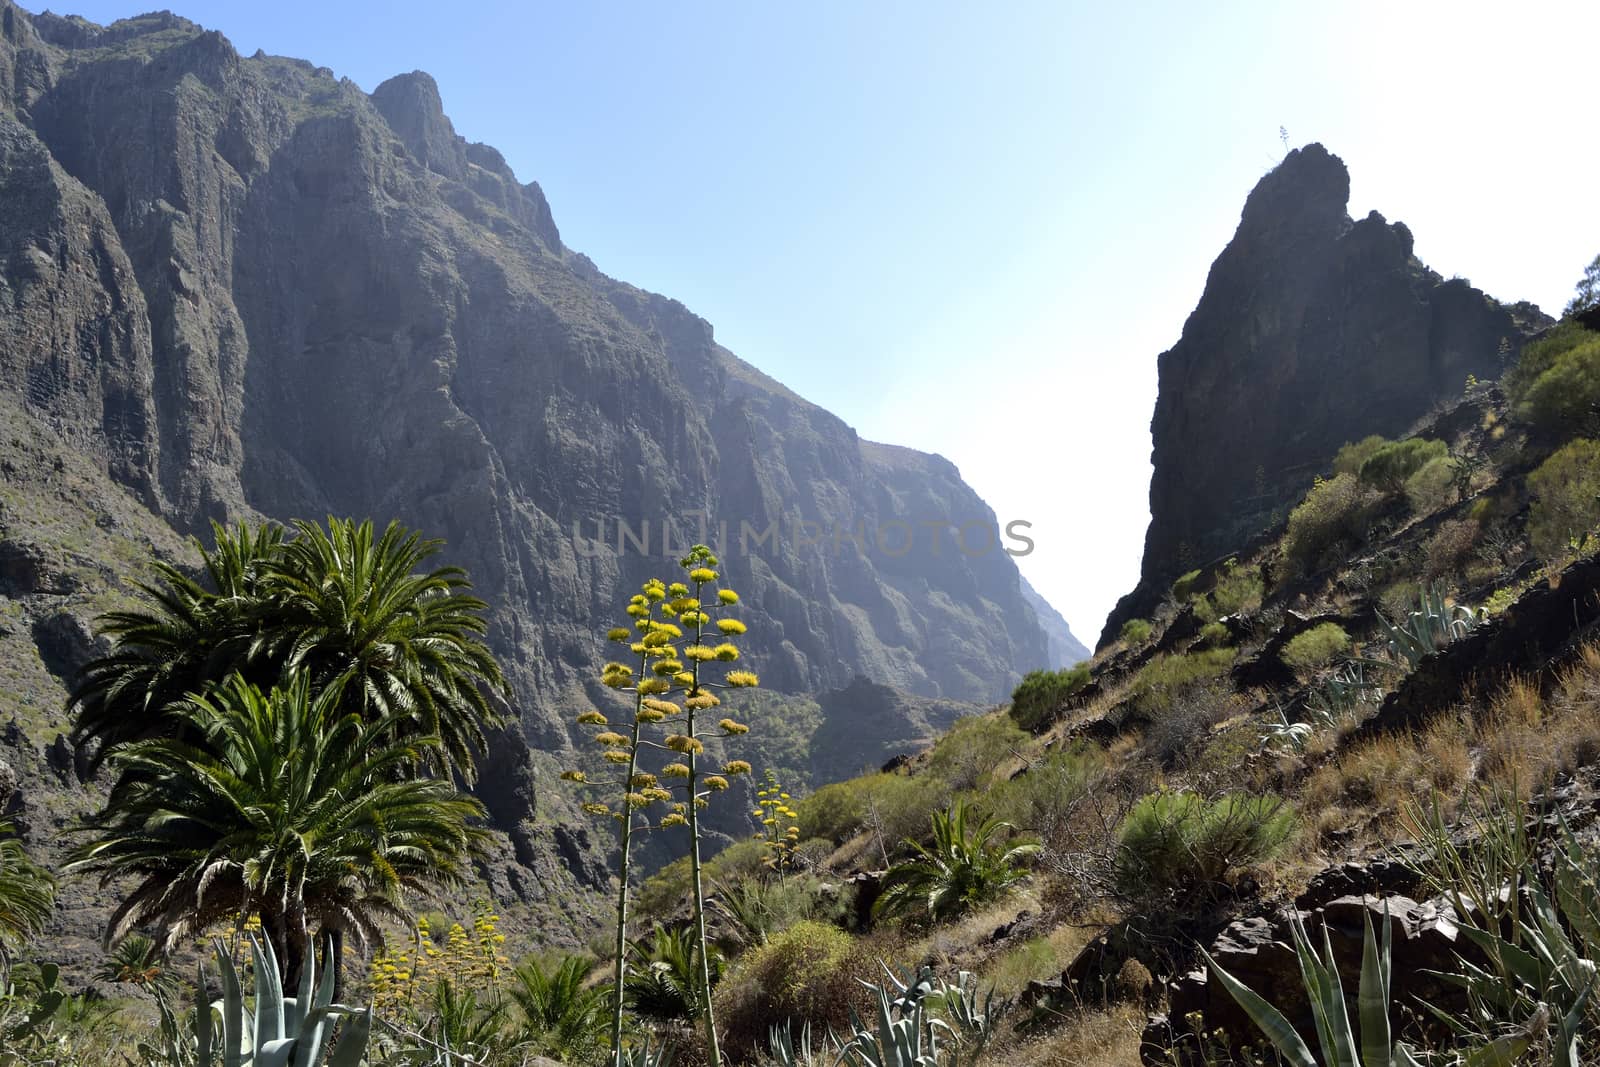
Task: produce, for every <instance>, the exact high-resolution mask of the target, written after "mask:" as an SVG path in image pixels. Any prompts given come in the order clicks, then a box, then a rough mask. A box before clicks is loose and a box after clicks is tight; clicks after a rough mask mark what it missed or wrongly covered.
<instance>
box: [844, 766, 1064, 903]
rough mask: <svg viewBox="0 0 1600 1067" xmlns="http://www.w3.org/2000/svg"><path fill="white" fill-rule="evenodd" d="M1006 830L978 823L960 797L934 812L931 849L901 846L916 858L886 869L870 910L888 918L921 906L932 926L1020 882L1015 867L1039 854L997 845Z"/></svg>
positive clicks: (1026, 847)
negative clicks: (932, 923) (881, 884)
mask: <svg viewBox="0 0 1600 1067" xmlns="http://www.w3.org/2000/svg"><path fill="white" fill-rule="evenodd" d="M974 823H976V825H973V824H974ZM1009 829H1011V824H1010V823H1007V822H1001V821H1000V820H999V819H986V820H984V821H982V822H977V817H976V816H975V815H974V813H973V810H972V807H971V805H970V804H969V802H968V801H967V800H966V798H964V797H963V798H961V799H959V800H957V801H956V802H955V803H954V804H952V805H951V806H950V807H949V808H948V809H946V810H945V811H936V812H934V813H933V844H932V846H931V847H929V846H926V845H923V844H921V843H919V842H916V841H909V840H908V841H907V842H906V844H907V845H909V846H911V849H912V851H913V853H915V858H914V859H911V860H908V861H906V862H905V863H899V864H896V865H895V866H894V867H891V868H890V869H889V874H888V876H887V877H885V878H884V882H883V887H884V888H883V893H882V895H881V896H879V897H878V899H877V901H876V902H875V903H874V904H873V911H874V912H877V913H879V914H888V913H893V912H896V911H906V910H910V909H913V908H916V907H918V906H920V907H923V908H925V909H926V911H927V914H928V916H929V918H931V919H933V920H934V921H935V922H937V921H939V920H942V919H949V918H953V917H955V916H957V915H960V914H962V913H963V912H966V911H967V910H969V909H971V908H974V907H977V906H978V905H980V904H984V903H987V902H988V901H990V900H993V899H995V898H996V897H998V896H999V895H1000V894H1001V893H1003V892H1005V891H1006V889H1008V888H1010V887H1011V886H1012V885H1013V884H1015V883H1016V882H1018V881H1020V880H1021V879H1022V878H1023V876H1024V873H1025V872H1024V871H1023V869H1022V867H1021V866H1020V864H1021V863H1022V862H1023V861H1024V860H1026V859H1028V858H1030V857H1032V856H1033V855H1035V854H1036V853H1038V851H1039V846H1038V845H1036V844H1012V845H1009V846H1008V845H1005V844H1002V843H1000V842H998V841H996V838H997V837H998V836H999V835H1000V834H1001V833H1002V832H1003V831H1006V830H1009Z"/></svg>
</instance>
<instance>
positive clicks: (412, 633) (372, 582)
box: [69, 518, 505, 780]
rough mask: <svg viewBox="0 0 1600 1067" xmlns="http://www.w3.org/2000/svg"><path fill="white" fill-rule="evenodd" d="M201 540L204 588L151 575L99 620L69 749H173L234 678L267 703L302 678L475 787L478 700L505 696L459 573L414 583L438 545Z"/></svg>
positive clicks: (160, 568) (365, 531) (416, 539)
mask: <svg viewBox="0 0 1600 1067" xmlns="http://www.w3.org/2000/svg"><path fill="white" fill-rule="evenodd" d="M212 533H213V538H214V541H215V546H216V547H215V548H213V549H211V550H209V551H208V550H206V548H205V547H204V546H203V545H201V544H200V543H199V542H198V541H196V542H195V544H196V547H197V548H199V550H200V557H201V560H202V563H203V564H204V571H205V574H204V579H205V580H204V581H202V580H199V579H196V578H192V577H190V576H189V575H187V574H185V573H184V572H183V571H181V570H179V569H178V568H177V567H174V566H172V565H171V564H168V563H160V562H158V563H157V564H156V565H155V570H156V581H154V582H151V583H148V584H139V585H138V587H137V588H138V589H139V590H140V591H141V592H143V593H144V594H145V596H146V597H148V598H149V599H150V600H151V601H152V602H153V603H152V606H151V607H150V608H148V609H142V610H136V611H122V612H112V613H110V614H107V615H105V616H102V618H101V620H100V633H101V634H102V635H104V636H107V637H109V638H111V640H112V642H113V646H114V647H113V648H112V650H111V652H110V653H109V654H107V655H105V656H103V657H100V658H98V659H96V660H93V661H92V662H90V663H89V664H88V665H87V666H85V667H84V669H83V672H82V674H81V675H80V680H79V683H78V686H77V688H76V689H75V690H74V691H73V693H72V696H71V698H70V699H69V706H70V707H73V708H75V709H76V710H77V721H76V724H75V726H74V729H73V737H74V740H76V741H78V742H80V743H81V742H89V741H94V742H98V743H99V748H98V750H97V751H96V754H95V763H96V765H98V764H99V762H100V761H101V760H103V759H104V758H105V757H106V756H107V755H108V754H109V753H110V752H111V751H112V750H114V749H115V748H116V747H117V746H118V745H123V744H127V743H129V742H134V741H142V740H147V739H151V738H157V737H169V736H174V731H175V730H177V729H178V728H179V726H180V725H181V724H182V723H183V722H184V721H185V720H186V719H187V717H188V716H187V713H186V712H184V711H183V710H182V708H183V706H184V704H185V702H186V701H187V698H188V697H189V696H190V695H191V694H204V693H206V692H207V691H209V690H210V689H212V688H213V687H214V686H216V685H217V684H219V683H220V682H221V681H222V680H223V679H224V678H226V677H228V676H229V675H230V674H234V673H239V674H243V675H244V676H245V677H247V678H249V679H250V680H251V681H253V682H255V683H256V684H257V685H259V686H261V687H262V688H269V687H271V686H273V685H275V684H279V683H280V682H282V681H284V680H286V679H288V678H289V677H290V676H291V675H296V674H300V673H306V674H308V675H309V676H310V678H311V680H312V683H313V686H314V688H315V689H316V690H318V691H320V690H322V689H325V688H328V687H342V691H343V692H344V693H345V695H346V697H347V699H348V700H349V702H350V705H349V706H350V707H351V708H352V709H354V710H356V711H358V712H359V713H360V715H361V717H362V718H363V719H364V720H366V721H367V722H369V723H374V722H378V721H380V720H387V721H389V723H390V725H391V727H392V731H393V734H394V736H395V737H396V738H401V739H404V738H419V737H431V738H434V739H435V740H436V742H437V743H436V744H433V745H429V746H426V747H424V748H422V749H419V755H420V757H421V758H419V760H418V763H419V764H426V765H428V766H430V767H432V768H434V769H436V770H440V771H450V770H455V771H459V772H460V773H461V774H462V775H463V776H464V777H466V778H467V779H468V780H470V779H471V777H472V773H473V751H474V750H475V749H477V748H480V747H481V746H482V743H483V727H484V726H485V725H488V724H491V723H493V722H494V721H496V716H495V714H494V712H493V710H492V709H491V707H490V704H489V698H488V696H487V695H486V693H485V690H486V689H487V690H491V691H494V692H498V693H501V694H504V691H505V680H504V678H503V676H502V675H501V672H500V667H499V664H497V663H496V662H495V659H494V656H493V654H492V653H491V652H490V651H489V648H488V646H487V645H485V644H484V643H483V641H482V640H481V636H482V634H483V633H484V631H485V629H486V625H485V623H484V621H483V619H482V618H481V617H480V614H479V613H480V612H481V611H482V610H483V609H484V608H485V604H484V603H483V601H481V600H479V599H477V598H476V597H473V596H470V595H467V593H466V592H465V591H466V589H467V588H468V587H469V585H470V583H469V582H468V581H467V578H466V575H465V573H464V572H462V571H461V570H460V569H459V568H456V567H442V568H438V569H435V570H431V571H423V570H422V569H421V568H422V565H423V564H424V562H425V561H426V560H427V559H428V558H429V557H431V556H433V555H434V554H436V553H437V552H438V551H439V549H440V548H441V546H442V542H439V541H425V540H423V539H422V538H421V536H420V535H419V534H416V533H413V532H410V531H408V530H406V529H405V527H403V526H401V525H399V524H398V523H390V524H389V526H388V527H387V529H385V530H384V532H383V535H382V536H381V537H379V538H378V539H376V540H374V538H373V531H372V524H371V523H370V522H363V523H356V522H355V521H354V520H350V519H334V518H330V519H329V520H328V526H327V529H326V530H324V529H323V528H322V527H321V526H319V525H317V524H315V523H308V522H296V523H295V533H296V536H295V537H294V538H293V539H292V540H285V537H284V530H283V528H282V527H280V526H277V525H275V524H271V523H268V524H265V525H263V526H261V527H259V528H257V529H254V530H253V529H251V527H249V526H247V525H244V524H241V525H240V526H239V527H238V528H237V529H236V530H233V531H230V530H229V529H228V528H226V527H224V526H221V525H219V524H215V523H213V524H212ZM190 740H193V738H190ZM408 773H410V772H408Z"/></svg>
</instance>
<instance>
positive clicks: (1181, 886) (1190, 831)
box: [1118, 792, 1296, 899]
mask: <svg viewBox="0 0 1600 1067" xmlns="http://www.w3.org/2000/svg"><path fill="white" fill-rule="evenodd" d="M1295 828H1296V821H1295V816H1294V811H1293V809H1292V808H1290V807H1289V805H1288V804H1287V802H1285V801H1284V800H1282V799H1280V798H1279V797H1276V796H1273V795H1272V794H1270V793H1269V794H1264V795H1256V794H1251V793H1230V794H1227V795H1224V796H1221V797H1218V798H1217V799H1215V800H1207V799H1206V798H1204V797H1202V796H1200V795H1199V794H1198V793H1190V792H1161V793H1152V794H1150V795H1149V796H1146V797H1144V798H1143V799H1142V800H1140V801H1139V802H1138V803H1137V804H1135V805H1134V806H1133V810H1132V811H1130V812H1129V813H1128V816H1127V818H1125V819H1124V820H1123V822H1122V827H1121V829H1120V830H1119V831H1118V843H1119V847H1118V875H1119V881H1120V883H1121V885H1122V887H1123V890H1124V891H1125V892H1127V893H1129V894H1130V895H1132V896H1136V897H1144V896H1147V895H1149V894H1150V893H1152V892H1154V893H1156V894H1174V895H1179V896H1188V897H1190V899H1197V898H1198V899H1215V898H1216V897H1218V896H1221V895H1222V894H1223V893H1225V892H1226V890H1227V888H1228V886H1229V878H1230V875H1232V874H1233V873H1234V872H1235V871H1237V870H1238V869H1239V868H1241V867H1244V866H1248V865H1250V864H1253V863H1259V862H1261V861H1262V860H1265V859H1268V858H1270V857H1271V856H1273V855H1274V854H1275V853H1277V852H1278V850H1279V849H1281V848H1282V847H1283V845H1284V843H1285V842H1286V841H1288V840H1289V838H1290V837H1291V836H1292V835H1293V834H1294V831H1295Z"/></svg>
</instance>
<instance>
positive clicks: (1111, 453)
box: [30, 0, 1600, 643]
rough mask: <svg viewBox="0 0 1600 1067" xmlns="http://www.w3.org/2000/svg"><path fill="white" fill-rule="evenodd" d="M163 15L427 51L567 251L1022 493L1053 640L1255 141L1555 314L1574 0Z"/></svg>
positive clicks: (1575, 49)
mask: <svg viewBox="0 0 1600 1067" xmlns="http://www.w3.org/2000/svg"><path fill="white" fill-rule="evenodd" d="M30 6H31V5H30ZM69 9H70V10H71V11H72V12H74V13H80V14H83V15H84V16H86V17H88V18H90V19H92V20H94V21H96V22H109V21H113V20H114V19H116V18H119V17H124V16H128V15H132V14H136V13H138V10H139V9H138V6H137V5H136V4H134V5H130V4H129V3H127V2H117V3H106V2H101V0H94V2H82V3H76V2H73V3H70V4H69ZM182 13H183V14H184V15H186V16H188V17H191V18H193V19H195V20H197V21H200V22H202V23H204V24H206V25H207V26H209V27H212V28H215V29H219V30H221V31H222V32H223V33H225V34H226V35H227V36H228V37H229V38H230V39H231V40H232V41H233V43H234V45H235V46H236V47H237V48H238V49H239V50H240V51H241V52H244V53H246V54H248V53H250V52H253V51H255V50H256V49H258V48H259V49H263V50H265V51H267V52H271V53H278V54H283V55H291V56H298V57H304V58H308V59H310V60H312V61H313V62H315V63H319V64H323V65H326V66H328V67H331V68H332V69H333V70H334V71H335V73H337V74H340V75H344V76H348V77H350V78H352V79H353V80H354V81H356V82H357V83H358V84H359V85H360V86H361V87H362V88H364V89H367V90H369V91H370V90H371V89H372V88H374V87H375V86H376V85H377V84H378V83H379V82H381V81H382V80H384V79H385V78H387V77H389V76H391V75H393V74H396V73H400V72H404V71H409V70H412V69H422V70H426V71H428V72H430V73H431V74H433V75H434V76H435V78H436V79H437V80H438V82H439V86H440V89H441V92H442V94H443V97H444V103H445V109H446V111H447V112H448V113H449V115H450V116H451V118H452V119H453V121H454V122H455V125H456V129H457V131H458V132H460V133H462V134H463V135H465V136H466V137H467V138H468V139H470V140H479V141H484V142H487V143H489V144H492V145H494V146H496V147H497V148H499V149H500V150H501V151H502V152H503V153H504V154H505V156H506V158H507V160H508V161H509V162H510V164H511V165H512V167H513V168H514V169H515V170H516V172H517V174H518V176H519V177H520V178H522V179H523V180H530V179H532V180H537V181H538V182H539V183H540V184H541V185H542V186H543V188H544V190H545V193H546V194H547V196H548V197H549V200H550V203H551V206H552V209H553V211H554V214H555V218H556V222H557V224H558V225H559V226H560V228H561V232H562V236H563V239H564V240H565V242H566V243H567V244H568V245H569V246H570V247H572V248H574V249H576V250H578V251H581V252H584V253H586V254H587V255H589V256H590V257H591V258H592V259H593V260H594V261H595V263H596V264H597V265H598V266H599V267H600V268H601V269H602V270H604V271H606V272H607V273H609V274H612V275H614V276H616V277H618V278H621V279H624V280H626V281H629V282H632V283H634V284H636V285H639V286H642V287H644V288H648V289H652V290H656V291H658V292H662V293H665V294H667V295H670V296H673V297H676V298H678V299H680V300H682V301H683V302H684V303H685V304H687V305H688V306H689V307H690V308H691V309H693V310H694V311H696V312H697V313H699V314H700V315H702V316H704V317H705V318H707V319H708V320H710V321H711V322H712V323H713V324H714V326H715V328H716V334H717V338H718V340H720V341H721V342H722V343H723V344H725V345H726V346H728V347H729V348H731V349H732V350H733V351H735V352H736V353H738V354H739V355H740V356H742V357H744V358H745V359H747V360H748V361H750V362H752V363H754V364H755V365H757V366H758V367H760V368H762V369H763V370H765V371H767V372H768V373H770V374H771V375H773V376H774V377H776V378H778V379H779V380H781V381H783V382H784V383H785V384H787V385H788V386H790V387H791V388H793V389H795V390H796V391H798V392H800V393H801V394H803V395H804V396H806V397H807V398H809V399H811V400H813V401H815V402H816V403H818V404H820V405H822V406H824V407H826V408H828V409H830V410H832V411H833V412H835V413H837V414H838V415H840V416H841V417H843V418H844V419H845V420H846V421H847V422H849V423H850V424H851V425H853V426H854V427H856V429H857V430H859V431H860V433H861V434H862V435H863V436H866V437H869V438H872V439H876V440H883V441H890V442H894V443H897V444H905V445H911V446H914V447H918V448H923V449H927V450H931V451H936V452H939V453H941V454H943V455H944V456H946V457H948V458H949V459H951V460H952V461H953V462H955V463H956V464H957V465H958V466H959V467H960V469H961V471H962V473H963V475H964V476H965V477H966V479H967V480H968V481H969V482H970V483H971V484H972V485H973V486H974V487H975V488H976V489H977V490H978V492H979V493H981V494H982V495H983V496H984V497H985V498H986V499H987V500H988V501H989V502H990V504H991V505H992V506H993V507H994V509H995V511H996V512H997V513H998V514H999V516H1000V518H1001V520H1002V522H1004V521H1007V520H1014V519H1021V520H1026V521H1029V522H1031V523H1033V525H1034V531H1033V534H1034V537H1035V539H1036V541H1037V543H1038V549H1037V551H1036V552H1035V553H1034V554H1033V555H1031V556H1028V557H1026V558H1024V559H1022V560H1020V563H1021V565H1022V567H1023V570H1024V572H1025V573H1026V574H1027V575H1028V576H1029V578H1030V579H1032V581H1033V582H1034V584H1035V585H1036V586H1037V587H1038V588H1039V590H1040V591H1041V592H1042V593H1043V594H1044V595H1045V596H1046V597H1047V598H1048V599H1049V600H1050V601H1051V602H1052V603H1054V604H1055V605H1056V607H1057V608H1059V609H1060V610H1061V611H1062V613H1063V614H1065V615H1066V617H1067V619H1068V621H1069V622H1070V623H1071V625H1072V627H1073V629H1074V630H1075V631H1076V633H1077V634H1078V636H1079V637H1080V638H1082V639H1083V640H1085V641H1086V642H1090V643H1092V641H1093V639H1094V637H1095V636H1096V634H1097V633H1098V631H1099V628H1100V625H1101V622H1102V621H1103V619H1104V617H1105V614H1106V612H1107V610H1108V609H1109V608H1110V607H1111V605H1112V603H1113V602H1114V601H1115V599H1116V597H1117V596H1119V595H1120V594H1121V593H1123V592H1125V591H1127V590H1128V589H1129V588H1131V587H1132V585H1133V584H1134V582H1135V580H1136V578H1137V573H1138V564H1139V556H1140V551H1141V548H1142V545H1143V538H1144V530H1145V525H1146V522H1147V520H1148V511H1147V506H1146V501H1147V490H1148V479H1149V453H1150V438H1149V429H1148V428H1149V421H1150V413H1151V408H1152V405H1153V404H1154V401H1155V389H1156V374H1155V371H1156V357H1157V355H1158V354H1159V353H1160V352H1161V351H1162V350H1164V349H1166V348H1167V347H1169V346H1170V345H1171V344H1172V343H1173V342H1174V341H1175V340H1176V339H1177V337H1178V335H1179V332H1180V331H1181V329H1182V326H1183V322H1184V318H1185V316H1186V315H1187V314H1188V312H1189V311H1190V310H1191V309H1192V308H1193V306H1194V304H1195V302H1196V300H1197V299H1198V298H1199V296H1200V292H1201V289H1202V287H1203V285H1204V283H1205V277H1206V271H1207V269H1208V268H1209V266H1210V264H1211V261H1212V259H1213V258H1214V257H1215V256H1216V254H1217V253H1218V252H1219V251H1220V250H1221V249H1222V247H1223V245H1224V244H1225V243H1226V241H1227V240H1228V238H1229V237H1230V236H1231V234H1232V232H1233V228H1234V226H1235V223H1236V222H1237V220H1238V216H1239V209H1240V207H1241V206H1242V204H1243V202H1244V198H1245V196H1246V194H1247V193H1248V192H1249V190H1250V188H1251V186H1252V185H1253V184H1254V183H1255V182H1256V180H1257V179H1258V178H1260V176H1261V175H1262V174H1263V173H1264V172H1265V171H1267V170H1268V169H1270V168H1271V167H1272V166H1274V165H1275V164H1276V162H1277V161H1278V160H1279V159H1280V158H1281V157H1282V156H1283V154H1284V150H1285V147H1286V144H1287V145H1288V146H1290V147H1292V146H1297V145H1300V144H1303V143H1305V142H1308V141H1320V142H1322V143H1323V144H1325V145H1326V146H1327V147H1328V148H1329V149H1330V150H1331V151H1333V152H1334V153H1336V154H1338V155H1339V156H1341V157H1342V158H1343V159H1344V160H1345V162H1346V163H1347V164H1348V166H1349V168H1350V171H1351V176H1352V202H1351V205H1350V210H1351V214H1352V215H1354V216H1356V217H1360V216H1362V215H1364V214H1366V213H1367V212H1368V211H1369V210H1372V209H1377V210H1379V211H1381V212H1383V214H1384V215H1385V216H1387V217H1388V218H1389V219H1391V220H1402V221H1404V222H1405V223H1406V224H1407V225H1408V226H1409V227H1410V228H1411V230H1412V231H1413V233H1414V234H1415V237H1416V253H1417V255H1418V256H1419V257H1420V258H1421V259H1422V260H1423V261H1424V262H1426V263H1427V264H1429V265H1430V266H1431V267H1433V268H1434V269H1435V270H1437V271H1439V272H1440V273H1441V274H1443V275H1445V276H1450V275H1463V276H1466V277H1468V278H1470V279H1471V280H1472V282H1473V283H1474V284H1476V285H1478V286H1480V287H1481V288H1483V289H1485V290H1487V291H1488V292H1489V293H1491V294H1492V295H1495V296H1497V297H1500V298H1502V299H1507V300H1515V299H1530V300H1533V301H1535V302H1537V303H1539V304H1540V305H1542V306H1543V307H1544V308H1545V309H1546V310H1547V311H1552V312H1557V311H1559V309H1560V306H1561V304H1563V303H1564V302H1565V301H1566V299H1567V298H1568V297H1569V296H1570V294H1571V289H1572V285H1573V283H1574V281H1575V280H1576V279H1577V277H1578V275H1579V274H1580V272H1581V271H1582V269H1583V267H1584V265H1585V264H1587V263H1588V262H1589V260H1590V259H1591V258H1593V256H1594V255H1595V253H1596V252H1597V251H1600V196H1597V195H1596V193H1595V175H1596V174H1597V173H1600V166H1597V164H1600V148H1597V147H1596V143H1595V138H1594V137H1593V129H1594V120H1593V101H1594V87H1593V55H1592V53H1593V47H1594V41H1596V40H1597V39H1600V5H1596V4H1593V3H1572V4H1565V5H1554V4H1552V5H1539V6H1525V7H1522V8H1519V9H1517V10H1516V14H1515V18H1510V17H1508V16H1509V14H1510V9H1508V8H1506V7H1505V6H1504V5H1497V6H1494V7H1490V6H1488V5H1484V6H1482V7H1473V6H1470V5H1465V4H1461V3H1453V4H1449V5H1443V4H1440V5H1428V6H1424V5H1409V4H1408V5H1396V4H1370V5H1331V4H1319V5H1300V4H1280V3H1270V4H1266V3H1263V4H1230V5H1188V4H1185V5H1178V4H1172V5H1161V6H1158V5H1141V6H1137V7H1133V6H1130V5H1093V6H1090V5H1074V4H1059V3H1047V2H1040V3H1014V4H1006V5H988V4H928V3H918V4H910V3H903V4H901V3H896V4H889V3H873V4H844V3H823V4H807V5H803V6H802V5H781V6H780V5H769V4H749V3H729V4H702V3H690V4H670V5H669V4H659V5H645V4H581V5H579V4H573V5H534V4H523V3H505V4H470V3H468V4H454V5H448V4H437V3H429V4H421V3H386V4H382V5H377V4H355V3H346V4H328V3H315V4H313V3H306V2H303V0H282V2H278V3H274V4H238V3H218V2H207V0H194V2H189V3H185V4H184V5H182ZM1280 127H1281V128H1283V130H1284V131H1285V133H1286V137H1287V141H1286V142H1285V141H1284V140H1283V139H1280ZM953 518H956V519H957V520H958V521H959V520H960V519H961V518H964V517H953Z"/></svg>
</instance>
